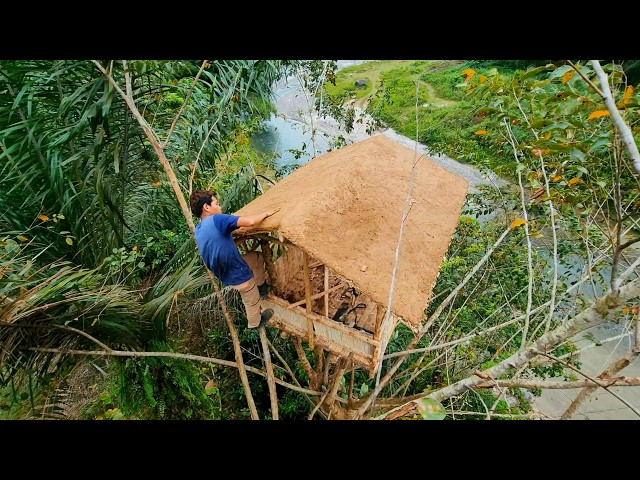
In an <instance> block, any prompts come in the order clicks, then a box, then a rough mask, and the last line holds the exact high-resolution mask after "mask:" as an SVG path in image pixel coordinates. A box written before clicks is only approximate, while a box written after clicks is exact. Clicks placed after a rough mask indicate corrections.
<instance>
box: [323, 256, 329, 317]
mask: <svg viewBox="0 0 640 480" xmlns="http://www.w3.org/2000/svg"><path fill="white" fill-rule="evenodd" d="M324 316H325V317H328V316H329V267H327V266H326V265H325V266H324Z"/></svg>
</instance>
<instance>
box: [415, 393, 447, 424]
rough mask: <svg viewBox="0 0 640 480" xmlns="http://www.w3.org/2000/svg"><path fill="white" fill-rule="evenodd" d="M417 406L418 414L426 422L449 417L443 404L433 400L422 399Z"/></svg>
mask: <svg viewBox="0 0 640 480" xmlns="http://www.w3.org/2000/svg"><path fill="white" fill-rule="evenodd" d="M416 404H417V409H418V413H420V415H421V416H422V418H423V419H424V420H442V419H444V417H446V416H447V413H446V411H445V409H444V407H443V406H442V404H441V403H440V402H438V401H437V400H434V399H432V398H428V397H425V398H421V399H420V400H418V401H417V402H416Z"/></svg>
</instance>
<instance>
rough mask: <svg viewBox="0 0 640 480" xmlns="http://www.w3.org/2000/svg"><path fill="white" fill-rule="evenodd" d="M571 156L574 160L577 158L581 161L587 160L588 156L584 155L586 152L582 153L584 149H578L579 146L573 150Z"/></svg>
mask: <svg viewBox="0 0 640 480" xmlns="http://www.w3.org/2000/svg"><path fill="white" fill-rule="evenodd" d="M570 157H571V159H572V160H577V161H579V162H586V161H587V157H586V156H585V155H584V153H582V151H581V150H578V149H577V148H574V149H572V150H571V153H570Z"/></svg>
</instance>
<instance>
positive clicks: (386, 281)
mask: <svg viewBox="0 0 640 480" xmlns="http://www.w3.org/2000/svg"><path fill="white" fill-rule="evenodd" d="M416 162H417V164H416V174H415V176H414V180H413V187H412V196H411V198H412V204H411V209H410V211H409V215H408V217H407V223H406V226H405V228H404V233H403V237H402V248H401V250H400V257H399V265H398V271H397V275H396V283H395V288H394V292H395V293H394V298H393V308H392V310H393V312H394V313H395V314H396V315H398V316H399V317H402V318H403V319H404V320H405V321H406V322H408V323H409V324H410V325H412V326H414V327H415V326H418V325H419V324H420V323H421V322H422V320H423V316H424V309H425V308H426V307H427V305H428V302H429V299H430V297H431V291H432V289H433V286H434V284H435V282H436V279H437V277H438V272H439V270H440V265H441V262H442V260H443V258H444V255H445V254H446V252H447V249H448V246H449V243H450V240H451V237H452V235H453V233H454V231H455V229H456V227H457V225H458V221H459V217H460V212H461V209H462V206H463V204H464V201H465V197H466V194H467V187H468V182H467V181H466V180H465V179H464V178H462V177H460V176H458V175H455V174H453V173H451V172H449V171H448V170H445V169H444V168H443V167H441V166H440V165H438V164H436V163H435V162H434V161H432V160H431V159H430V158H428V157H426V156H422V157H420V156H419V155H417V154H416V153H415V152H414V150H413V149H410V148H407V147H405V146H403V145H401V144H399V143H397V142H396V141H394V140H391V139H390V138H388V137H386V136H385V135H382V134H379V135H375V136H372V137H370V138H368V139H366V140H363V141H361V142H358V143H354V144H352V145H348V146H346V147H343V148H340V149H338V150H335V151H332V152H329V153H326V154H324V155H321V156H318V157H316V158H314V159H312V160H310V161H309V162H308V163H306V164H305V165H303V166H301V167H300V168H298V169H297V170H295V171H294V172H292V173H291V174H290V175H289V176H287V177H286V178H284V179H283V180H281V181H279V182H278V183H277V184H275V185H273V186H271V187H270V188H269V189H268V190H267V191H266V192H265V193H264V194H262V195H261V196H259V197H258V198H256V199H255V200H253V201H252V202H250V203H249V204H247V205H245V206H244V207H243V208H241V209H240V210H238V211H237V212H235V213H236V214H237V215H251V214H255V213H260V212H263V211H265V210H269V209H272V208H275V207H281V210H280V211H279V212H278V213H276V214H275V215H273V216H272V217H269V218H267V219H266V220H265V221H264V222H262V224H261V225H260V226H259V227H258V228H255V227H254V228H253V229H241V230H239V231H238V233H239V234H247V233H255V232H257V231H274V230H277V231H278V232H279V233H280V234H282V236H284V237H285V238H286V239H288V240H290V241H291V242H293V243H294V244H296V245H298V246H299V247H301V248H303V249H304V250H306V251H307V253H308V254H309V255H311V256H312V257H315V258H316V259H318V260H320V261H321V262H323V263H324V264H325V265H327V266H328V267H329V268H331V269H332V270H333V271H335V272H337V273H339V274H340V275H342V276H344V277H345V278H347V279H349V280H350V281H352V282H353V283H354V284H355V286H356V288H358V289H359V290H360V291H362V292H364V293H366V294H367V295H368V296H369V297H371V298H372V299H373V300H374V301H376V302H377V303H379V304H381V305H384V306H385V307H386V306H387V304H388V301H389V292H390V288H391V279H392V274H393V270H394V264H395V259H396V248H397V245H398V240H399V235H400V228H401V222H402V216H403V212H404V209H405V204H406V201H407V192H408V189H409V185H410V178H411V171H412V166H413V165H414V164H415V163H416Z"/></svg>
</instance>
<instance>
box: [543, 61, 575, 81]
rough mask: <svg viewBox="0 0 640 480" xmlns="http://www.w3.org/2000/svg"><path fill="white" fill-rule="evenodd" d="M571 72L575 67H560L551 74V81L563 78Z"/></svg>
mask: <svg viewBox="0 0 640 480" xmlns="http://www.w3.org/2000/svg"><path fill="white" fill-rule="evenodd" d="M569 70H573V67H572V66H571V65H562V66H561V67H558V68H556V69H555V70H554V71H553V72H551V74H550V75H549V80H551V79H553V78H558V77H562V76H563V75H564V74H565V73H567V72H568V71H569Z"/></svg>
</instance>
